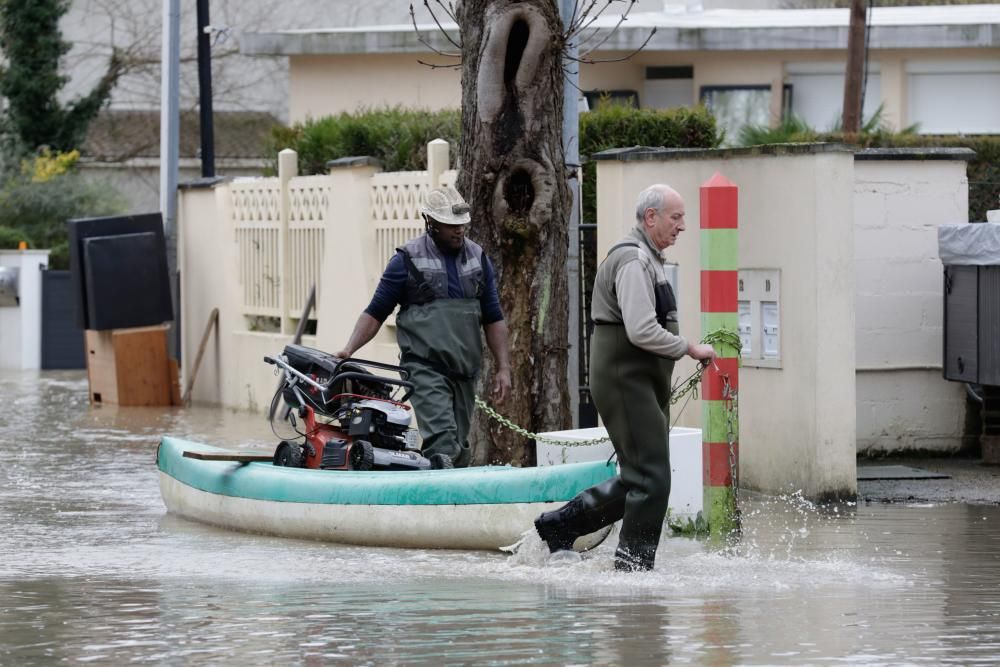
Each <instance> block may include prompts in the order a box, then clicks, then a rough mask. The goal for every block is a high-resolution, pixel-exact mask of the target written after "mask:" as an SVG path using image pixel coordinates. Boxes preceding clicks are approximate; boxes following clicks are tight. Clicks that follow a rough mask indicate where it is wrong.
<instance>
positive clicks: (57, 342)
mask: <svg viewBox="0 0 1000 667" xmlns="http://www.w3.org/2000/svg"><path fill="white" fill-rule="evenodd" d="M73 288H74V286H73V282H72V280H70V273H69V271H52V270H46V271H42V368H43V369H56V368H86V366H87V356H86V352H85V348H86V343H85V341H84V336H83V329H81V328H80V327H79V326H78V325H77V323H76V311H75V308H76V301H75V298H74V293H73Z"/></svg>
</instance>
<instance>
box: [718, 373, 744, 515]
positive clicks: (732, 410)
mask: <svg viewBox="0 0 1000 667" xmlns="http://www.w3.org/2000/svg"><path fill="white" fill-rule="evenodd" d="M722 398H723V401H724V403H723V405H724V409H725V411H726V442H727V443H729V483H730V486H731V488H732V490H733V507H734V509H735V510H736V517H737V521H739V513H740V483H739V470H738V468H737V465H736V437H737V431H738V429H739V425H738V424H739V422H738V419H739V403H738V401H739V397H738V396H737V391H736V389H734V388H733V386H732V384H730V382H729V375H728V374H725V375H723V376H722Z"/></svg>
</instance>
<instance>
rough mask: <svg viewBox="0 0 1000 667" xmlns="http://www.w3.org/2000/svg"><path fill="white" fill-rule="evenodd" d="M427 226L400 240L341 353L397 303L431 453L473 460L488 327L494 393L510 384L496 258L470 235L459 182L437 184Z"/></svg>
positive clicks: (402, 345) (444, 460) (352, 348)
mask: <svg viewBox="0 0 1000 667" xmlns="http://www.w3.org/2000/svg"><path fill="white" fill-rule="evenodd" d="M420 212H421V214H422V215H423V216H424V221H425V222H426V223H427V231H426V233H425V234H423V235H421V236H418V237H417V238H415V239H412V240H411V241H409V242H407V243H406V244H405V245H404V246H402V247H401V248H396V254H395V255H394V256H393V257H392V259H390V260H389V264H388V265H387V266H386V268H385V271H384V272H383V274H382V279H381V280H380V281H379V284H378V287H377V288H376V289H375V295H374V297H373V298H372V300H371V303H369V304H368V307H367V308H365V310H364V312H363V313H361V316H360V317H359V318H358V322H357V324H356V325H355V326H354V331H353V333H352V334H351V339H350V340H349V341H348V343H347V345H346V346H345V347H344V349H343V350H341V351H340V352H337V354H336V356H338V357H340V358H342V359H346V358H347V357H350V356H351V355H353V354H354V353H355V352H356V351H357V350H358V349H359V348H361V347H362V346H363V345H364V344H365V343H367V342H368V341H370V340H371V339H372V338H374V336H375V334H376V333H378V330H379V329H380V328H381V327H382V323H383V322H384V321H385V318H386V317H388V316H389V315H390V314H391V313H392V311H393V310H394V309H395V308H396V306H397V305H398V306H399V307H400V310H399V314H398V315H397V316H396V337H397V341H398V342H399V350H400V363H401V365H402V366H403V367H404V368H405V369H406V370H407V371H408V372H409V373H410V381H412V382H413V383H414V384H415V385H416V387H415V390H414V392H413V396H412V398H411V399H410V400H411V402H412V403H413V407H414V409H415V410H416V413H417V422H418V425H419V426H420V435H421V437H422V438H423V442H424V444H423V453H424V455H425V456H427V457H428V458H429V459H430V460H431V463H432V465H434V467H436V468H441V467H451V466H452V465H454V466H456V467H465V466H467V465H469V460H470V455H469V444H468V442H467V440H466V439H467V437H468V435H469V423H470V421H471V418H472V410H473V407H474V405H475V403H474V399H475V394H474V388H475V380H476V377H477V376H478V375H479V372H480V370H481V367H482V356H483V349H482V343H481V336H480V333H479V332H480V329H482V330H483V331H484V332H485V334H486V344H487V345H488V346H489V348H490V352H491V353H492V354H493V360H494V362H495V366H496V371H495V374H494V382H493V399H494V400H495V401H498V402H502V401H503V400H504V399H505V398H506V397H507V395H508V394H509V393H510V385H511V382H510V355H509V352H508V348H507V323H506V322H505V321H504V317H503V311H502V310H501V308H500V298H499V296H498V294H497V288H496V280H495V274H494V271H493V265H492V264H491V263H490V260H489V258H488V257H487V256H486V254H485V253H484V252H483V249H482V248H481V247H480V246H479V245H478V244H476V243H474V242H473V241H470V240H469V239H468V238H466V232H467V230H468V227H469V222H470V217H469V205H468V204H467V203H465V201H464V200H463V199H462V196H461V195H460V194H458V192H457V191H456V190H455V189H454V188H450V187H445V188H435V189H434V190H431V191H430V192H429V193H428V194H427V198H426V201H425V203H424V205H423V206H422V207H421V209H420Z"/></svg>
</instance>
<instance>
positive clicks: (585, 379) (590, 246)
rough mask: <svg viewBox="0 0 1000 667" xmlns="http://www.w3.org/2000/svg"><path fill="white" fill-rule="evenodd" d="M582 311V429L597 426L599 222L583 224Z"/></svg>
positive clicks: (579, 361) (579, 355)
mask: <svg viewBox="0 0 1000 667" xmlns="http://www.w3.org/2000/svg"><path fill="white" fill-rule="evenodd" d="M579 250H580V254H579V257H580V271H579V274H578V275H579V276H580V311H579V312H578V313H577V322H578V324H579V326H578V328H577V331H579V332H580V344H579V345H578V346H577V350H578V351H579V354H578V356H577V360H576V362H577V365H578V366H577V367H578V368H579V372H580V375H579V378H580V410H579V418H578V424H577V427H578V428H591V427H593V426H597V408H596V407H594V401H593V400H592V399H591V396H590V335H591V334H592V333H593V332H594V321H593V320H592V319H590V303H591V301H592V300H593V295H594V274H595V273H596V272H597V225H596V224H591V223H581V224H580V249H579Z"/></svg>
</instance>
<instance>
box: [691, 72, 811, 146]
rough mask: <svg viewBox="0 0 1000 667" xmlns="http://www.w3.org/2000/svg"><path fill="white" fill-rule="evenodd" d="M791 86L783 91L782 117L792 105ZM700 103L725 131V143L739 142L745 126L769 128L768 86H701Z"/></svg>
mask: <svg viewBox="0 0 1000 667" xmlns="http://www.w3.org/2000/svg"><path fill="white" fill-rule="evenodd" d="M791 94H792V89H791V86H788V85H786V86H785V87H784V91H783V95H782V114H783V115H785V114H787V112H788V107H789V105H790V103H791ZM701 100H702V102H704V103H705V106H707V107H708V108H709V109H710V110H711V111H712V114H713V115H714V116H715V120H716V121H717V122H718V124H719V128H720V129H723V130H725V132H726V136H725V143H726V144H727V145H730V146H732V145H734V144H735V143H737V142H738V140H739V136H740V130H741V129H743V126H744V125H765V126H766V125H770V124H771V86H768V85H757V86H754V85H749V86H702V88H701Z"/></svg>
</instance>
